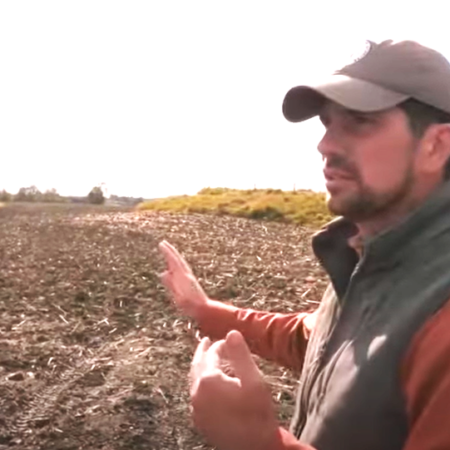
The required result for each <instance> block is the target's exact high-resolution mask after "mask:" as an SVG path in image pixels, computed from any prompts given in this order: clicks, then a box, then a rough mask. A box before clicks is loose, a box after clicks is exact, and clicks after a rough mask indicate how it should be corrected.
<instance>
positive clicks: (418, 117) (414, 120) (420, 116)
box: [398, 99, 450, 180]
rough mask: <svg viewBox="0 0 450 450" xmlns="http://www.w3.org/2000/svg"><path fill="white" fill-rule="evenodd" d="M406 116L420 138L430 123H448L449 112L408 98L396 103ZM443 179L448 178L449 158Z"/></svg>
mask: <svg viewBox="0 0 450 450" xmlns="http://www.w3.org/2000/svg"><path fill="white" fill-rule="evenodd" d="M398 106H399V108H400V109H402V110H403V111H404V112H405V114H406V116H407V117H408V122H409V126H410V128H411V131H412V133H413V135H414V136H415V137H416V138H418V139H420V138H421V137H422V136H423V135H424V134H425V131H426V130H427V129H428V127H429V126H430V125H433V124H436V123H450V113H447V112H445V111H442V110H440V109H437V108H435V107H434V106H430V105H427V104H426V103H422V102H419V101H418V100H414V99H409V100H406V101H405V102H403V103H400V105H398ZM444 179H445V180H448V179H450V158H449V159H448V161H447V163H446V165H445V169H444Z"/></svg>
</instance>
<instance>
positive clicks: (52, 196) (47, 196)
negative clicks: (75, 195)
mask: <svg viewBox="0 0 450 450" xmlns="http://www.w3.org/2000/svg"><path fill="white" fill-rule="evenodd" d="M41 201H42V202H45V203H58V202H62V201H63V197H61V196H60V195H59V194H58V191H57V190H56V189H54V188H52V189H47V190H46V191H45V192H44V193H43V194H42V195H41Z"/></svg>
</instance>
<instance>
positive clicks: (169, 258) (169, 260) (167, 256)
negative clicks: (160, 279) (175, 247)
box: [158, 241, 179, 272]
mask: <svg viewBox="0 0 450 450" xmlns="http://www.w3.org/2000/svg"><path fill="white" fill-rule="evenodd" d="M158 248H159V251H160V252H161V254H162V256H163V257H164V260H165V261H166V264H167V267H168V269H169V271H171V272H173V271H175V270H178V268H179V265H177V263H176V260H175V258H174V256H173V254H172V252H171V251H170V249H169V248H168V247H167V242H165V241H163V242H160V243H159V245H158Z"/></svg>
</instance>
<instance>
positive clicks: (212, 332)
mask: <svg viewBox="0 0 450 450" xmlns="http://www.w3.org/2000/svg"><path fill="white" fill-rule="evenodd" d="M314 318H315V316H314V313H312V314H308V313H300V314H279V313H269V312H260V311H253V310H248V309H239V308H236V307H234V306H231V305H227V304H224V303H220V302H211V304H210V306H209V307H208V308H207V309H205V311H204V312H203V314H202V315H201V316H200V318H199V325H200V328H201V329H202V331H203V332H204V333H205V334H206V335H208V336H210V337H211V338H213V339H221V338H224V337H225V336H226V334H227V332H228V331H230V330H232V329H234V330H238V331H240V332H241V333H242V334H243V336H244V337H245V339H246V341H247V343H248V345H249V347H250V349H251V351H252V352H253V353H255V354H257V355H259V356H261V357H262V358H265V359H268V360H271V361H274V362H276V363H278V364H280V365H283V366H285V367H288V368H291V369H294V370H297V371H300V370H301V367H302V364H303V357H304V354H305V350H306V346H307V342H308V336H309V334H310V331H311V329H312V327H313V326H314ZM400 377H401V382H402V386H403V391H404V395H405V399H406V405H407V413H408V418H409V426H410V430H409V435H408V439H407V442H406V443H405V446H404V449H403V450H447V449H450V427H449V426H447V423H450V406H449V405H450V300H449V301H448V302H447V304H446V305H445V306H444V307H443V308H441V310H440V311H439V312H438V313H436V314H435V315H434V316H433V317H431V319H429V320H428V322H426V324H425V325H424V326H423V327H422V328H421V329H420V330H419V331H418V332H417V333H416V335H415V337H414V339H413V341H412V342H411V344H410V347H409V350H408V352H407V354H406V356H405V357H404V360H403V361H402V366H401V373H400ZM278 437H279V442H278V446H277V447H276V448H274V449H273V450H314V449H313V448H312V447H310V446H308V445H305V444H302V443H301V442H299V441H298V440H297V439H296V438H295V437H294V436H293V435H292V434H290V433H289V432H288V431H287V430H285V429H283V428H281V427H280V429H279V436H278ZM361 450H363V449H361Z"/></svg>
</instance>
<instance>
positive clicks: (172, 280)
mask: <svg viewBox="0 0 450 450" xmlns="http://www.w3.org/2000/svg"><path fill="white" fill-rule="evenodd" d="M159 250H160V251H161V253H162V255H163V256H164V259H165V261H166V264H167V270H166V271H165V272H164V273H163V274H162V275H161V281H162V282H163V284H164V286H166V288H167V289H168V290H169V292H170V293H171V294H172V297H173V299H174V302H175V304H176V306H177V307H178V308H179V309H180V310H181V312H182V313H183V314H186V315H187V316H189V317H191V318H193V319H195V318H196V316H197V315H198V314H199V312H200V310H201V309H202V308H204V307H205V306H206V305H207V302H208V297H207V295H206V294H205V292H204V291H203V289H202V287H201V286H200V283H199V282H198V280H197V278H196V277H195V276H194V274H193V273H192V270H191V268H190V267H189V265H188V263H187V262H186V261H185V259H184V258H183V257H182V256H181V255H180V253H179V252H178V251H177V250H176V248H175V247H174V246H172V245H170V244H169V243H168V242H167V241H162V242H161V243H160V244H159Z"/></svg>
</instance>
